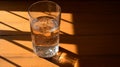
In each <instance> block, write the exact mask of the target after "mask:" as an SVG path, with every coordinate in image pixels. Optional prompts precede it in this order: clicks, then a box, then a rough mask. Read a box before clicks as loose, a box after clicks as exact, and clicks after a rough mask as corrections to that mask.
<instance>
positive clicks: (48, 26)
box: [28, 1, 61, 58]
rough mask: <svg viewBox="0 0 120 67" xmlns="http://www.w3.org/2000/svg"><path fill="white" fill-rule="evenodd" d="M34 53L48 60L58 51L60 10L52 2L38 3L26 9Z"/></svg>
mask: <svg viewBox="0 0 120 67" xmlns="http://www.w3.org/2000/svg"><path fill="white" fill-rule="evenodd" d="M28 14H29V17H30V27H31V37H32V44H33V50H34V52H35V53H36V54H37V55H38V56H40V57H43V58H50V57H53V56H54V55H56V53H57V52H58V51H59V29H60V18H61V8H60V6H59V5H58V4H56V3H55V2H52V1H38V2H35V3H33V4H32V5H31V6H30V7H29V8H28Z"/></svg>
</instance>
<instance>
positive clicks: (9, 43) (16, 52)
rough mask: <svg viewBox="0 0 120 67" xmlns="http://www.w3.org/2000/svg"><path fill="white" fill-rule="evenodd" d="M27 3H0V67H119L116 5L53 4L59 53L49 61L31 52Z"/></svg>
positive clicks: (119, 11)
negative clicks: (58, 11)
mask: <svg viewBox="0 0 120 67" xmlns="http://www.w3.org/2000/svg"><path fill="white" fill-rule="evenodd" d="M56 2H57V1H56ZM31 3H32V1H29V2H27V1H0V67H20V66H21V67H59V66H60V67H66V66H68V67H73V66H75V67H120V62H119V60H120V9H119V7H120V2H117V1H104V2H102V1H100V2H95V1H69V2H68V1H59V2H57V3H58V4H59V5H60V6H61V8H62V18H61V33H60V51H59V54H58V56H59V58H58V57H53V58H50V59H44V58H40V57H38V56H36V55H35V54H34V52H33V48H32V43H31V37H30V27H29V24H30V22H29V21H28V14H27V11H26V8H28V6H29V5H30V4H31ZM56 58H57V59H56ZM70 63H71V64H70Z"/></svg>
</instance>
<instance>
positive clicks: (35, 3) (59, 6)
mask: <svg viewBox="0 0 120 67" xmlns="http://www.w3.org/2000/svg"><path fill="white" fill-rule="evenodd" d="M43 2H46V3H53V4H56V6H57V7H58V8H59V14H58V16H59V15H60V14H61V7H60V6H59V5H58V4H57V3H55V2H53V1H37V2H35V3H33V4H31V5H30V6H29V7H28V15H29V16H30V18H32V19H33V17H32V15H31V14H30V9H31V7H32V6H34V5H35V4H38V3H43Z"/></svg>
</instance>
